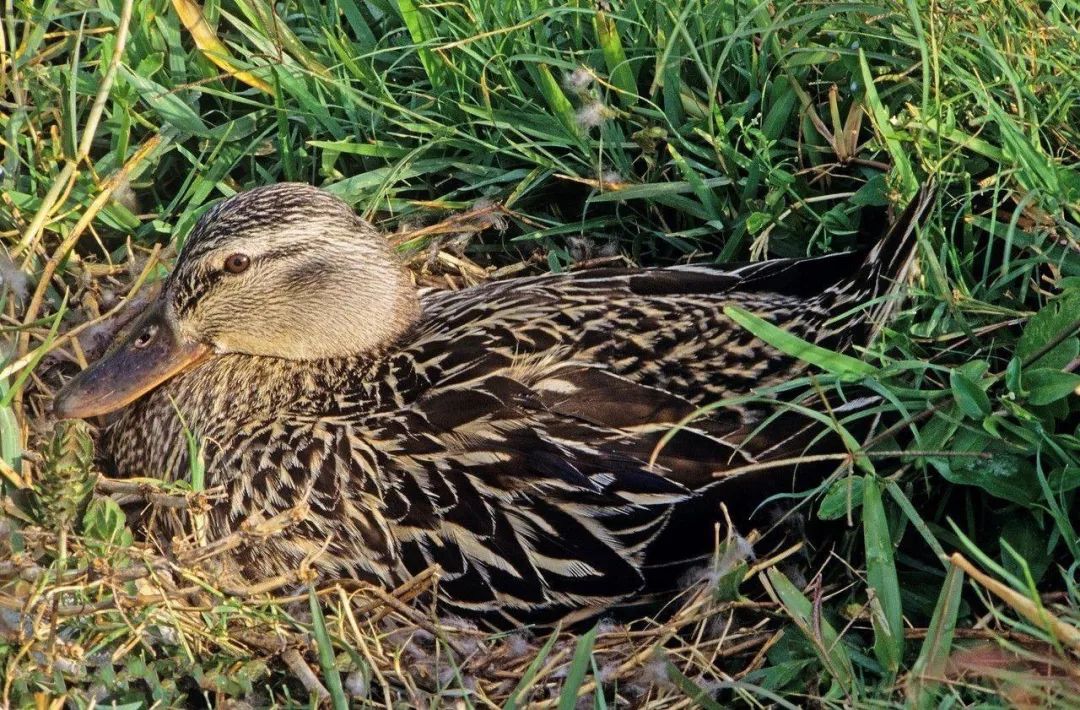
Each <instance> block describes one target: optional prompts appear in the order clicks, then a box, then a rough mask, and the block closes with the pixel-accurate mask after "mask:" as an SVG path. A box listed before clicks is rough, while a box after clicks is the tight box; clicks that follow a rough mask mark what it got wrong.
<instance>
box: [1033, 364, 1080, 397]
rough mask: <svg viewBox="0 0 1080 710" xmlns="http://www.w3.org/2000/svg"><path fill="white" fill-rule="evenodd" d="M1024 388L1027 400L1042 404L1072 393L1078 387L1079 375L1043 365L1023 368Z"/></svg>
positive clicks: (1079, 384) (1079, 382)
mask: <svg viewBox="0 0 1080 710" xmlns="http://www.w3.org/2000/svg"><path fill="white" fill-rule="evenodd" d="M1023 383H1024V389H1025V390H1027V400H1028V402H1030V403H1031V404H1034V405H1044V404H1050V403H1052V402H1056V401H1058V400H1059V399H1063V398H1065V397H1068V396H1069V395H1070V394H1074V393H1076V391H1077V388H1078V387H1080V375H1078V374H1076V373H1075V372H1063V371H1061V370H1052V369H1049V368H1045V367H1039V368H1035V369H1034V370H1024V374H1023Z"/></svg>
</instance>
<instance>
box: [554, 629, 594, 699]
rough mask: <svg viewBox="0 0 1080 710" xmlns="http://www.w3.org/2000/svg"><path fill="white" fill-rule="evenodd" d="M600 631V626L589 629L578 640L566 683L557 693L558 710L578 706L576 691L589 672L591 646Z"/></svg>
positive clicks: (579, 688)
mask: <svg viewBox="0 0 1080 710" xmlns="http://www.w3.org/2000/svg"><path fill="white" fill-rule="evenodd" d="M599 631H600V625H599V624H597V625H596V626H594V627H592V628H591V629H589V630H588V631H587V632H585V633H584V634H582V635H581V638H580V639H578V643H577V648H575V649H574V658H573V660H572V661H571V662H570V670H569V671H567V673H566V682H565V683H563V687H562V691H560V693H559V710H574V708H576V707H577V704H578V691H579V690H581V684H582V683H584V682H585V674H586V673H588V672H589V664H590V662H591V661H592V650H593V644H594V643H595V642H596V634H597V633H598V632H599Z"/></svg>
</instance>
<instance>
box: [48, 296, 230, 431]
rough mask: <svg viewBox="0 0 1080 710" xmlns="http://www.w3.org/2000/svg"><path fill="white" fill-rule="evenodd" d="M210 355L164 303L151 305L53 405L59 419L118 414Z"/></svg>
mask: <svg viewBox="0 0 1080 710" xmlns="http://www.w3.org/2000/svg"><path fill="white" fill-rule="evenodd" d="M209 354H210V348H209V346H207V345H203V344H202V343H193V342H185V341H184V340H183V339H181V338H180V337H178V335H177V334H176V332H175V330H174V329H173V328H172V327H171V326H170V324H169V322H168V320H167V319H166V318H164V317H163V316H162V313H161V309H160V307H157V306H151V308H150V309H149V310H148V311H147V312H146V313H144V314H143V315H142V316H141V317H140V318H139V319H138V320H137V321H136V322H135V323H134V324H133V325H132V326H130V327H129V328H128V329H127V332H126V333H124V334H123V335H122V336H121V338H120V339H119V343H118V344H117V345H115V346H113V347H112V348H110V349H109V351H108V352H106V353H105V355H104V356H102V358H101V359H100V360H98V361H97V362H95V363H94V364H93V365H91V366H90V367H88V368H87V369H85V370H83V371H82V372H81V373H80V374H79V375H78V376H77V377H75V378H74V379H73V380H71V381H70V382H68V383H67V385H65V386H64V388H63V389H61V390H60V392H59V393H58V394H57V395H56V399H55V400H54V402H53V409H54V411H55V412H56V416H57V417H59V418H61V419H85V418H87V417H96V416H99V415H102V414H108V413H110V412H114V411H116V410H117V409H120V408H121V407H124V406H126V405H128V404H131V403H132V402H134V401H135V400H136V399H138V398H139V397H141V396H143V395H144V394H146V393H147V392H149V391H150V390H152V389H154V388H155V387H157V386H158V385H160V384H161V383H163V382H165V381H167V380H169V379H170V378H172V377H175V376H176V375H178V374H180V373H181V372H183V371H184V370H186V369H187V368H189V367H191V366H193V365H195V364H196V363H198V362H199V361H200V360H202V359H203V358H204V357H206V356H207V355H209Z"/></svg>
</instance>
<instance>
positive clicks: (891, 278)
mask: <svg viewBox="0 0 1080 710" xmlns="http://www.w3.org/2000/svg"><path fill="white" fill-rule="evenodd" d="M936 194H937V191H936V188H935V186H934V184H933V183H926V184H925V185H923V186H922V187H921V188H920V189H919V192H918V193H917V194H916V195H915V198H914V199H913V200H912V201H911V202H910V203H909V204H908V206H907V207H906V208H905V209H904V211H903V213H901V215H900V217H899V218H898V219H897V220H896V221H895V222H894V223H893V225H892V226H891V227H889V229H888V231H886V232H885V235H884V236H883V237H882V238H881V239H880V240H878V242H877V243H876V244H875V245H874V246H873V247H871V248H870V249H869V250H868V251H867V252H866V254H865V256H864V258H863V261H862V264H861V266H860V267H859V268H858V270H857V271H856V272H855V274H854V275H853V276H852V277H851V278H850V279H846V280H845V281H843V282H841V283H839V284H837V285H836V286H835V287H833V288H830V289H828V290H827V291H825V292H824V293H822V295H821V297H820V300H819V303H822V305H824V306H825V307H826V308H827V309H828V310H829V311H830V312H832V313H833V314H834V317H837V316H842V315H843V314H846V313H849V312H850V311H851V310H852V309H854V308H858V311H857V313H855V314H854V316H852V318H841V319H837V321H838V322H833V323H830V324H827V325H826V327H825V328H823V329H822V331H821V332H820V333H819V336H818V339H817V340H818V342H819V343H820V342H829V341H831V340H834V339H836V338H838V337H839V338H842V342H840V343H837V344H836V345H837V346H838V347H844V346H848V345H851V344H859V345H863V346H865V345H869V344H870V343H872V342H873V341H874V339H875V338H877V336H878V334H879V333H880V331H881V328H882V326H883V325H884V324H885V323H886V322H887V321H888V319H889V317H890V315H891V314H892V312H893V311H894V310H895V309H896V307H897V305H898V303H899V299H898V298H894V297H892V296H893V292H894V291H895V288H896V286H897V284H900V283H903V282H904V280H905V279H906V278H907V274H908V271H909V270H910V267H911V263H912V261H913V260H914V257H915V247H916V246H917V244H918V229H919V227H920V226H921V225H922V224H923V223H924V222H925V221H926V217H927V215H928V214H929V207H930V205H931V204H933V202H934V198H935V196H936ZM867 303H869V304H871V305H870V306H869V307H860V306H862V304H867Z"/></svg>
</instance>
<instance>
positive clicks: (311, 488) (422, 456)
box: [54, 183, 933, 628]
mask: <svg viewBox="0 0 1080 710" xmlns="http://www.w3.org/2000/svg"><path fill="white" fill-rule="evenodd" d="M932 195H933V192H932V190H931V189H930V188H929V187H924V188H922V189H921V190H920V192H919V193H918V195H916V197H915V199H913V200H912V201H911V203H910V204H909V206H908V207H907V208H906V210H904V211H903V213H902V214H901V215H900V217H899V218H898V219H897V220H896V221H895V223H894V224H893V225H892V226H891V227H890V228H888V229H887V230H886V231H885V233H884V235H883V236H882V237H881V238H880V239H879V240H878V241H877V242H876V243H875V244H873V245H872V246H871V247H870V248H867V249H861V250H854V251H848V252H840V253H834V254H828V255H824V256H818V257H801V258H783V259H771V260H766V261H760V262H754V263H747V264H737V265H713V264H695V265H677V266H667V267H654V268H621V267H620V268H615V267H604V268H596V269H586V270H582V271H571V272H563V273H550V274H543V275H536V276H527V277H517V278H511V279H507V280H502V281H493V282H488V283H484V284H481V285H477V286H473V287H469V288H464V289H461V290H457V291H451V290H439V289H430V288H429V289H419V288H417V287H416V285H415V284H414V281H413V279H412V277H411V275H410V272H409V271H408V270H407V269H406V268H405V266H404V265H403V262H402V261H401V259H400V258H399V256H398V254H397V252H396V251H395V249H394V248H392V246H391V245H390V243H389V241H388V239H387V238H386V237H385V236H384V235H382V234H380V233H379V232H378V231H377V230H376V229H375V228H374V227H373V226H372V225H371V224H370V223H368V222H366V221H365V220H363V219H361V218H360V217H359V216H358V215H357V214H356V213H355V212H354V210H353V209H352V208H351V207H350V206H349V205H348V204H347V203H345V202H344V201H342V200H341V199H339V198H338V197H336V196H335V195H333V194H331V193H330V192H328V191H326V190H323V189H319V188H316V187H313V186H310V185H307V184H299V183H281V184H273V185H268V186H263V187H258V188H255V189H251V190H249V191H246V192H240V193H238V194H235V195H233V196H231V197H228V198H227V199H224V200H223V201H220V202H218V203H217V204H216V205H215V206H213V207H212V208H210V209H209V210H207V211H206V212H205V213H204V214H203V215H202V216H201V217H200V218H199V219H198V220H197V222H196V224H195V226H194V227H193V229H192V230H191V232H190V233H189V234H188V236H187V238H186V240H185V241H184V243H183V246H182V248H181V249H180V250H179V255H178V258H177V260H176V262H175V265H174V268H173V270H172V272H171V273H170V274H169V275H168V277H167V278H166V279H165V281H164V284H163V286H162V288H161V289H160V292H159V295H158V296H157V297H156V299H155V300H154V301H153V303H151V304H150V306H148V307H147V309H146V311H145V312H144V313H143V314H142V315H141V316H140V317H139V318H138V319H137V320H136V321H135V322H134V324H133V325H131V326H130V327H128V328H126V329H125V330H124V331H123V332H122V334H121V335H120V336H119V337H118V339H117V341H116V342H114V343H113V344H112V346H111V347H110V348H109V350H108V351H107V352H106V353H105V354H104V356H102V357H101V359H99V360H97V361H96V362H94V363H92V364H91V365H90V366H89V367H88V368H87V369H85V370H83V371H82V372H81V373H80V374H78V375H76V376H75V377H74V378H73V379H71V380H70V381H69V382H68V383H67V384H66V385H65V386H64V387H63V388H62V389H61V390H60V391H59V392H58V394H57V395H56V397H55V401H54V409H55V413H56V415H57V416H58V417H59V418H61V419H71V418H83V419H86V418H94V417H101V416H105V415H109V419H108V423H107V424H106V425H105V431H104V433H103V436H102V439H101V447H102V448H103V449H104V459H105V461H106V470H107V471H109V472H110V473H112V474H114V475H117V476H139V475H147V474H150V475H154V476H160V477H162V478H163V479H165V480H170V481H181V480H186V479H188V478H189V477H190V475H191V471H192V467H193V466H194V465H196V464H197V465H199V466H200V467H201V468H202V470H203V471H204V472H205V473H204V475H205V485H206V486H207V487H216V488H219V489H220V490H221V491H222V494H221V495H220V496H219V497H218V498H216V499H214V502H213V503H212V504H211V506H210V509H209V511H208V512H207V513H206V516H205V526H204V530H203V532H204V534H205V536H206V538H207V539H208V540H211V541H212V540H218V539H221V538H224V537H226V536H228V535H230V534H232V533H234V532H236V531H238V530H241V529H243V528H244V526H245V525H251V521H253V520H267V519H272V518H273V517H274V516H276V515H280V514H282V513H284V512H288V511H290V510H297V509H302V510H303V515H302V516H301V517H300V519H298V520H294V521H293V524H290V525H289V526H287V527H285V528H284V529H281V530H280V531H278V532H276V533H274V534H271V535H266V536H248V537H245V538H244V542H243V544H241V545H240V546H239V547H236V548H234V549H233V550H232V552H231V553H230V554H232V555H233V556H234V557H233V559H234V561H235V564H236V565H237V569H239V570H241V573H242V574H243V575H244V578H245V579H250V580H255V579H267V578H271V577H275V576H278V575H282V574H287V573H290V572H294V571H295V570H297V569H299V568H300V567H301V566H307V567H308V568H310V569H312V570H315V572H314V573H315V574H317V575H318V577H319V578H320V579H352V580H359V581H361V582H369V583H373V584H378V585H382V586H384V587H387V588H393V587H396V586H398V585H401V584H403V583H405V582H407V581H408V580H409V579H411V578H412V577H413V576H415V575H417V574H419V573H421V572H423V571H425V570H428V569H430V568H432V567H433V566H437V568H438V570H439V583H438V585H437V602H438V604H439V606H440V608H443V609H445V610H446V611H447V612H448V613H451V614H456V615H458V616H460V617H465V618H468V619H474V620H477V621H483V622H484V623H486V624H488V625H491V626H494V627H503V628H505V627H511V626H519V625H522V624H553V623H557V622H560V621H564V620H574V619H587V618H591V617H594V616H597V615H601V614H604V613H607V612H610V611H611V610H613V609H620V608H631V607H633V606H634V605H635V604H639V603H642V600H646V599H656V598H663V596H664V595H665V594H670V593H671V592H672V591H674V590H677V589H678V587H679V585H680V584H682V582H680V580H682V579H684V578H685V573H686V572H687V570H691V569H693V568H694V566H695V565H701V564H702V563H703V561H707V560H708V558H709V557H710V556H711V555H712V554H713V552H714V550H715V543H716V526H717V525H718V524H720V523H723V522H724V521H728V522H732V521H733V522H732V524H735V525H749V524H753V523H754V521H755V517H754V516H755V515H761V512H760V511H761V510H762V503H763V502H764V501H766V500H768V499H770V498H771V497H774V496H777V495H780V494H783V493H791V492H792V490H793V489H796V488H797V486H798V485H799V484H800V482H802V483H805V480H803V478H801V477H800V476H799V475H798V472H797V471H796V470H795V468H796V467H793V466H787V467H781V468H779V469H778V468H771V467H768V466H764V467H756V466H754V465H753V464H755V463H759V462H765V461H770V460H777V459H783V458H784V457H791V456H796V457H797V456H798V455H799V454H801V453H804V452H806V451H809V450H811V449H812V448H813V447H814V446H822V445H828V444H822V442H827V441H828V440H829V439H828V437H827V436H822V435H821V431H820V427H818V428H816V429H814V428H812V427H807V424H806V420H805V419H799V420H796V419H795V418H794V417H788V418H786V419H785V417H782V416H781V417H778V416H775V408H770V407H769V406H767V404H764V403H762V402H761V401H760V399H761V398H757V397H754V396H752V395H753V394H754V393H758V392H762V391H765V390H767V389H768V388H769V387H773V386H776V385H778V384H781V383H784V382H788V381H790V380H791V379H792V378H793V377H798V376H800V375H805V374H807V373H808V372H810V371H811V370H812V366H811V365H809V364H807V363H805V362H802V361H801V360H799V359H797V358H794V357H791V356H790V355H788V354H785V353H783V352H781V351H779V350H777V349H776V348H774V347H773V346H772V345H770V344H768V343H766V342H764V341H762V340H760V339H759V338H757V337H756V336H755V335H754V334H753V333H751V332H750V331H748V330H747V329H745V328H743V327H741V326H740V325H739V324H738V323H736V322H735V321H734V320H732V318H731V317H730V311H726V310H725V309H728V308H729V307H737V308H741V309H744V310H745V311H749V312H751V313H753V314H755V315H757V316H758V317H760V318H762V319H764V320H766V321H768V322H769V323H772V324H774V325H776V326H778V327H780V328H783V329H784V330H786V331H788V332H789V333H791V334H793V335H795V336H797V337H799V338H802V339H804V340H806V341H809V342H811V343H815V344H817V345H820V346H823V347H828V348H832V349H836V350H838V351H851V350H853V349H855V348H857V347H861V346H865V345H867V343H868V339H869V338H870V337H872V335H873V333H875V332H877V330H878V329H879V328H880V325H881V323H880V318H881V316H882V314H883V312H884V311H883V308H884V306H885V305H886V304H887V303H890V302H893V301H894V300H895V298H894V297H892V296H890V294H893V295H895V294H896V292H897V289H899V288H901V287H900V286H899V285H898V284H901V283H902V281H903V279H904V274H905V271H906V270H908V267H909V264H910V263H911V261H912V259H913V254H914V251H915V247H916V244H917V242H918V239H917V236H916V235H917V233H918V231H919V230H918V226H919V225H920V224H921V221H922V220H923V218H924V215H925V214H926V211H927V207H928V205H929V204H930V203H931V202H932ZM724 401H730V402H733V404H731V405H730V406H724V407H710V406H708V405H710V404H713V403H716V402H724ZM831 406H832V408H833V411H832V413H833V415H834V416H842V415H843V414H844V413H845V407H846V408H848V409H852V408H857V407H860V406H865V403H864V402H861V400H857V399H856V400H852V401H849V402H834V403H833V404H832V405H831ZM193 442H194V443H195V445H194V446H193V445H192V443H193ZM831 445H833V446H840V444H837V443H836V442H835V441H834V442H833V444H831ZM807 470H809V469H807ZM818 475H819V474H818ZM820 482H821V481H820V479H816V480H815V481H814V483H820ZM163 519H165V518H163ZM162 525H165V524H164V523H162ZM176 533H177V530H175V529H172V530H163V531H161V534H162V535H163V536H166V537H167V536H168V535H172V534H176Z"/></svg>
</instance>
